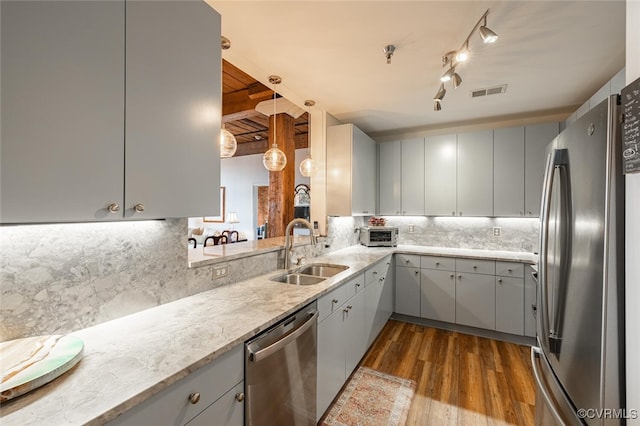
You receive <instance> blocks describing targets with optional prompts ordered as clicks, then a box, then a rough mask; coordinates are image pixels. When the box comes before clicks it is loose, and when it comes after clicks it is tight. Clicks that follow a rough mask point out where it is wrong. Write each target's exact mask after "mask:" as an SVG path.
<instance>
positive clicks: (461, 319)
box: [456, 273, 496, 330]
mask: <svg viewBox="0 0 640 426" xmlns="http://www.w3.org/2000/svg"><path fill="white" fill-rule="evenodd" d="M495 295H496V292H495V275H481V274H469V273H458V274H457V278H456V324H462V325H469V326H471V327H478V328H485V329H488V330H494V329H495V328H496V316H495V312H496V296H495Z"/></svg>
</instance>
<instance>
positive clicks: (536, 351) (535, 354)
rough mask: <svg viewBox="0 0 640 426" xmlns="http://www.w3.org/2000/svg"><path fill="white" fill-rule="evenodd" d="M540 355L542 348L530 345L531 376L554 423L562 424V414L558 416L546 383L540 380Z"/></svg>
mask: <svg viewBox="0 0 640 426" xmlns="http://www.w3.org/2000/svg"><path fill="white" fill-rule="evenodd" d="M541 357H542V349H540V348H538V347H536V346H532V347H531V366H532V367H533V376H534V378H535V380H536V386H537V388H538V389H539V390H540V394H541V395H542V398H543V399H544V404H545V405H546V407H547V408H548V409H549V411H550V412H551V414H552V415H553V417H554V418H555V420H556V424H559V425H563V424H565V422H564V421H563V420H562V416H560V413H559V412H558V409H557V408H556V405H555V404H554V403H553V400H552V399H551V396H550V395H549V392H548V390H547V387H546V385H545V384H544V382H543V381H542V374H541V372H540V367H539V363H540V358H541Z"/></svg>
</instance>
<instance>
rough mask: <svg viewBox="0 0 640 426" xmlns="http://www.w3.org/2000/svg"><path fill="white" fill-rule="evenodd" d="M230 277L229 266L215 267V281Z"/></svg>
mask: <svg viewBox="0 0 640 426" xmlns="http://www.w3.org/2000/svg"><path fill="white" fill-rule="evenodd" d="M227 275H229V264H228V263H226V264H224V265H219V266H214V267H213V279H214V280H215V279H216V278H222V277H226V276H227Z"/></svg>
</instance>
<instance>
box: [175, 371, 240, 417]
mask: <svg viewBox="0 0 640 426" xmlns="http://www.w3.org/2000/svg"><path fill="white" fill-rule="evenodd" d="M241 396H242V397H241ZM243 396H244V381H243V382H240V383H238V384H237V385H236V386H235V387H234V388H232V389H231V390H229V392H227V393H225V394H224V395H222V397H220V399H218V400H217V401H216V402H214V403H213V404H211V405H210V406H208V407H207V409H206V410H204V411H203V412H202V413H200V414H198V415H197V416H196V417H195V418H194V419H193V420H191V421H190V422H189V423H187V426H210V425H216V426H242V425H244V397H243Z"/></svg>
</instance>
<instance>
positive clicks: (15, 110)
mask: <svg viewBox="0 0 640 426" xmlns="http://www.w3.org/2000/svg"><path fill="white" fill-rule="evenodd" d="M0 7H1V8H2V12H1V16H2V17H1V19H2V24H1V26H0V28H1V32H2V51H1V55H2V60H1V63H2V71H1V73H0V74H1V76H2V77H1V78H2V97H1V111H2V116H1V119H0V120H1V122H2V134H1V140H2V144H0V145H1V147H0V149H1V153H0V158H1V162H2V165H1V166H0V173H1V175H2V176H1V178H0V185H1V190H0V192H1V193H2V203H1V204H0V217H1V221H2V222H3V223H28V222H74V221H95V220H101V219H109V220H114V219H118V218H121V217H122V215H121V213H120V214H110V213H109V212H108V210H107V206H109V204H111V203H117V204H119V205H122V202H123V195H122V188H123V187H124V141H123V136H122V135H123V134H124V2H121V1H105V2H89V1H87V2H76V1H72V2H67V1H49V2H31V1H16V2H7V1H3V2H1V3H0Z"/></svg>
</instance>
